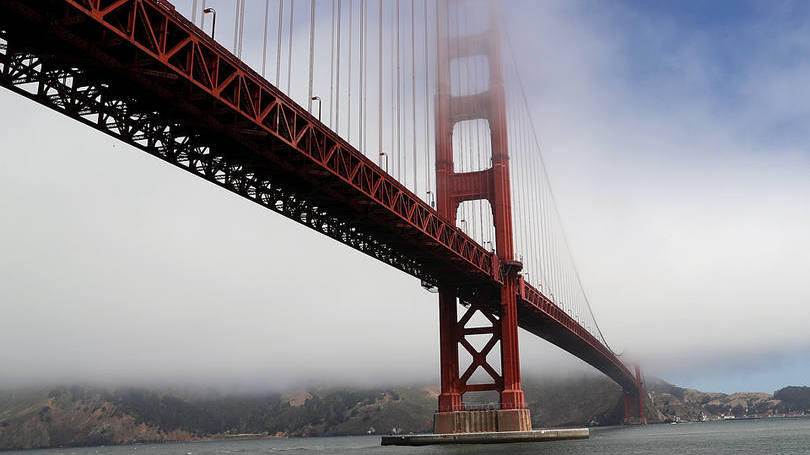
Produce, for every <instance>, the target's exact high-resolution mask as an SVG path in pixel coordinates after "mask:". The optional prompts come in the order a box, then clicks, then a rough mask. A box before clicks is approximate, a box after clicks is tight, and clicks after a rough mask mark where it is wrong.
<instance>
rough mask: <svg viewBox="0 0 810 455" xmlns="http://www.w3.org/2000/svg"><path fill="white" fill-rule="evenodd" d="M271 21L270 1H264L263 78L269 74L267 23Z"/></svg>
mask: <svg viewBox="0 0 810 455" xmlns="http://www.w3.org/2000/svg"><path fill="white" fill-rule="evenodd" d="M269 20H270V0H264V39H263V40H262V77H265V73H266V72H267V25H268V24H267V21H269Z"/></svg>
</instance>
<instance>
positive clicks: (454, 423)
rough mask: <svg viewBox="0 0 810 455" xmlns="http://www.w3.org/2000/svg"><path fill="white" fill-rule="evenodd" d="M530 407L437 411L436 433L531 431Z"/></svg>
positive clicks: (434, 426) (434, 419) (435, 418)
mask: <svg viewBox="0 0 810 455" xmlns="http://www.w3.org/2000/svg"><path fill="white" fill-rule="evenodd" d="M531 429H532V418H531V414H530V413H529V410H528V409H488V410H480V411H453V412H437V413H436V414H434V415H433V432H434V433H436V434H450V433H480V432H488V433H492V432H498V431H531Z"/></svg>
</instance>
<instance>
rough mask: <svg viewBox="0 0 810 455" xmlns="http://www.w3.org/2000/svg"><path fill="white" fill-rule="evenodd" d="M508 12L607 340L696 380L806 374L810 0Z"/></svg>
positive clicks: (661, 370)
mask: <svg viewBox="0 0 810 455" xmlns="http://www.w3.org/2000/svg"><path fill="white" fill-rule="evenodd" d="M506 4H507V5H510V4H513V5H514V4H515V3H510V2H507V3H506ZM526 11H532V12H533V13H534V14H527V13H526ZM507 20H508V21H511V23H512V24H514V27H513V28H511V29H510V34H511V35H512V41H513V44H514V46H515V51H516V54H517V56H518V57H517V60H518V63H517V64H518V66H519V67H520V70H521V73H522V74H524V75H526V74H528V75H530V76H527V77H526V79H527V82H526V85H527V90H528V92H529V98H530V103H531V104H532V105H533V115H534V119H535V123H536V125H537V128H538V130H539V132H540V133H539V134H540V136H541V139H540V141H541V143H542V144H543V150H544V156H545V159H546V163H547V165H548V167H549V169H550V172H551V176H552V177H551V179H552V182H553V183H554V187H555V191H556V192H557V195H558V196H559V198H560V200H561V202H560V206H561V211H562V213H563V218H564V219H565V222H566V227H567V229H568V231H569V236H570V237H572V238H573V240H572V244H573V245H574V246H573V248H574V250H575V256H576V257H577V259H578V263H579V264H580V268H581V269H584V270H585V272H584V280H585V282H586V283H587V284H586V287H587V288H588V289H589V290H590V292H591V301H592V302H596V303H594V304H593V306H594V307H595V311H596V312H597V314H598V319H599V320H600V321H601V323H602V325H603V328H604V326H605V325H607V326H608V328H607V329H606V330H605V332H606V333H607V334H609V335H608V340H609V341H610V340H611V339H613V340H614V344H618V345H624V346H627V349H628V350H629V351H631V352H632V351H634V350H635V351H636V355H637V356H638V358H641V359H642V364H646V365H647V367H648V371H650V372H651V374H655V375H657V376H660V377H663V378H665V379H669V380H671V381H673V382H675V383H679V384H682V385H685V386H691V387H698V388H701V389H704V390H718V391H724V392H733V391H738V390H763V391H773V390H774V389H776V388H778V387H781V386H784V385H786V384H792V383H806V381H807V379H806V378H807V377H808V375H809V374H810V355H809V354H808V345H810V337H809V336H808V335H806V334H805V330H804V329H803V326H805V325H806V324H807V322H808V316H807V312H806V310H805V304H806V302H807V301H808V300H810V289H809V288H808V285H807V283H806V280H805V279H804V275H805V274H806V271H807V270H808V269H809V268H810V248H808V243H807V240H806V238H805V235H804V233H805V232H808V231H810V223H809V222H810V211H809V210H810V209H808V203H810V199H809V198H808V192H810V186H809V185H808V181H810V179H808V178H807V176H808V175H810V150H808V143H810V88H809V87H808V85H807V82H806V81H807V80H808V77H810V4H808V3H807V2H719V1H718V2H697V1H696V2H689V1H687V2H653V1H649V2H642V1H627V2H567V1H543V2H523V3H521V8H518V7H515V8H513V9H510V10H509V11H508V12H507ZM521 30H522V31H524V32H521ZM526 30H530V31H526ZM610 268H613V269H618V270H619V271H621V272H624V273H610V272H608V271H607V270H608V269H610ZM633 313H636V314H633ZM645 319H646V321H647V322H646V323H645V322H644V321H645ZM796 321H802V323H801V324H799V323H796ZM634 333H635V334H634ZM642 334H643V335H642ZM639 337H641V338H639ZM631 339H632V340H633V341H630V340H631ZM640 339H646V340H647V348H646V349H645V348H640V346H639V343H640V341H639V340H640ZM625 340H627V342H626V343H625ZM620 350H621V349H620ZM640 350H644V351H646V352H640Z"/></svg>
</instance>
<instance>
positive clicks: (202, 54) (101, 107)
mask: <svg viewBox="0 0 810 455" xmlns="http://www.w3.org/2000/svg"><path fill="white" fill-rule="evenodd" d="M43 3H50V4H51V6H48V7H39V6H38V7H32V8H29V7H27V6H26V5H25V4H24V2H18V1H8V0H0V8H2V11H0V27H2V30H1V31H0V33H2V35H0V36H2V38H0V40H2V46H3V48H2V51H1V52H2V53H1V54H0V65H2V68H1V69H0V84H2V85H3V86H5V87H7V88H9V89H11V90H12V91H15V92H17V93H19V94H21V95H24V96H26V97H28V98H30V99H32V100H34V101H36V102H38V103H40V104H43V105H45V106H47V107H50V108H52V109H54V110H56V111H58V112H60V113H62V114H65V115H67V116H69V117H72V118H74V119H76V120H78V121H80V122H82V123H84V124H86V125H89V126H91V127H93V128H96V129H98V130H100V131H102V132H105V133H107V134H110V135H111V136H114V137H116V138H118V139H120V140H122V141H124V142H126V143H128V144H131V145H133V146H135V147H137V148H139V149H141V150H143V151H145V152H147V153H150V154H152V155H154V156H156V157H158V158H160V159H162V160H165V161H167V162H169V163H171V164H173V165H176V166H178V167H181V168H183V169H185V170H187V171H189V172H192V173H194V174H196V175H197V176H199V177H202V178H204V179H206V180H208V181H210V182H212V183H215V184H217V185H219V186H221V187H223V188H226V189H228V190H230V191H233V192H235V193H237V194H239V195H240V196H243V197H246V198H248V199H250V200H252V201H254V202H256V203H259V204H261V205H263V206H265V207H267V208H269V209H271V210H273V211H275V212H278V213H280V214H282V215H284V216H286V217H288V218H290V219H292V220H294V221H297V222H299V223H301V224H303V225H305V226H307V227H310V228H312V229H315V230H317V231H318V232H321V233H323V234H326V235H328V236H330V237H332V238H334V239H336V240H338V241H340V242H342V243H344V244H346V245H349V246H351V247H353V248H355V249H358V250H360V251H362V252H364V253H366V254H368V255H370V256H372V257H374V258H375V259H378V260H380V261H382V262H385V263H387V264H390V265H392V266H394V267H396V268H398V269H400V270H403V271H404V272H406V273H408V274H410V275H413V276H415V277H418V278H420V279H421V280H423V281H424V282H426V283H427V284H431V285H436V284H438V282H439V281H440V280H441V281H451V282H463V281H478V280H480V279H484V280H487V281H492V279H493V278H496V280H495V281H497V277H493V270H495V268H493V266H494V265H495V264H493V263H492V258H491V256H492V255H491V254H490V253H489V252H487V251H486V250H485V249H484V248H483V247H481V246H479V245H477V244H476V243H475V242H473V241H472V240H471V239H469V238H468V237H467V236H466V235H464V234H463V233H462V232H461V231H460V230H458V229H456V228H455V227H453V226H452V225H450V224H449V223H447V222H446V221H444V220H442V219H441V218H440V217H439V216H437V214H435V213H434V212H433V211H432V210H431V209H430V208H429V206H427V205H426V204H425V203H424V202H423V201H421V200H420V199H419V198H417V197H416V196H415V195H413V194H412V193H410V192H409V191H407V190H406V189H405V188H404V187H402V186H401V185H400V184H399V183H398V182H396V180H394V179H393V177H390V176H388V175H387V174H385V173H384V172H382V170H380V169H379V168H378V167H377V166H376V165H374V163H371V162H370V161H368V159H366V158H365V157H364V156H363V155H362V154H360V153H359V152H357V151H356V150H354V149H353V148H351V146H349V145H348V144H346V143H345V142H343V141H342V139H340V138H339V137H337V136H336V135H334V134H333V133H331V131H329V130H328V129H327V128H325V127H323V126H322V125H320V124H319V122H317V120H315V119H314V118H313V117H312V116H311V115H309V114H308V113H307V112H305V111H301V110H300V108H299V107H298V106H297V105H295V103H294V102H292V101H291V100H289V99H287V98H286V97H285V96H284V95H283V94H281V93H280V92H278V91H277V90H275V88H273V87H272V86H269V84H267V85H268V86H267V87H264V86H261V85H260V83H259V82H258V81H257V80H255V79H258V76H256V75H254V74H252V72H251V70H249V69H247V68H242V67H241V65H242V64H241V63H240V62H238V61H236V62H233V61H229V60H227V59H226V58H224V57H222V56H221V55H218V53H217V52H213V51H218V52H225V51H224V50H223V49H220V46H219V45H218V44H216V43H214V42H206V39H207V37H205V36H196V35H194V34H193V33H190V32H188V31H184V30H185V29H184V28H183V27H181V26H180V24H173V21H183V20H184V19H183V18H182V17H175V16H176V13H173V11H171V10H165V11H164V10H163V9H161V8H159V7H157V8H156V7H154V6H152V5H151V2H146V1H138V0H128V1H118V2H98V1H88V2H72V1H59V0H54V1H51V2H43ZM106 3H110V5H109V6H107V5H106ZM40 11H46V12H49V13H51V14H53V13H54V12H58V15H49V16H44V15H42V14H40ZM8 12H13V13H16V14H17V17H16V18H15V17H14V16H13V15H10V14H8ZM89 15H102V18H103V19H104V20H108V21H110V23H109V25H110V28H111V29H112V30H110V29H105V28H103V27H99V23H98V22H97V21H96V20H93V18H91V17H89ZM4 19H9V20H5V21H4ZM18 19H22V21H21V20H18ZM172 25H176V27H174V28H173V27H172ZM116 27H120V28H121V30H118V29H117V28H116ZM122 35H123V36H122ZM88 37H90V38H88ZM130 40H133V41H135V44H136V46H135V47H134V48H133V46H132V44H133V43H132V42H131V41H130ZM172 43H174V44H172ZM138 44H140V45H138ZM208 46H211V47H213V50H211V49H209V48H208ZM206 85H207V86H206Z"/></svg>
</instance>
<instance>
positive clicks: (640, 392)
mask: <svg viewBox="0 0 810 455" xmlns="http://www.w3.org/2000/svg"><path fill="white" fill-rule="evenodd" d="M636 383H637V384H638V388H637V389H635V390H627V389H625V390H624V423H626V424H628V423H640V424H642V425H646V424H647V415H646V413H645V410H644V401H645V400H644V399H645V397H646V395H647V389H646V387H644V378H643V377H642V376H641V367H639V366H638V365H636Z"/></svg>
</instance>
